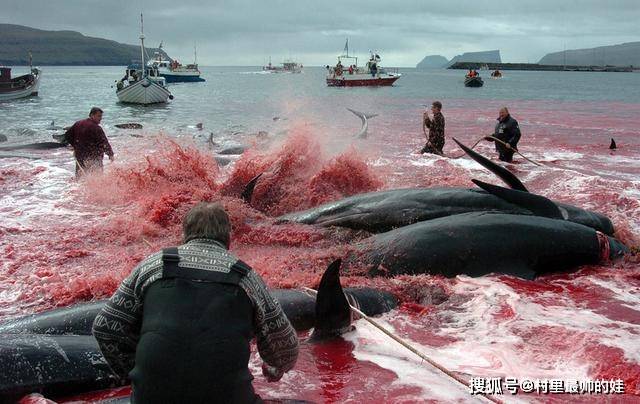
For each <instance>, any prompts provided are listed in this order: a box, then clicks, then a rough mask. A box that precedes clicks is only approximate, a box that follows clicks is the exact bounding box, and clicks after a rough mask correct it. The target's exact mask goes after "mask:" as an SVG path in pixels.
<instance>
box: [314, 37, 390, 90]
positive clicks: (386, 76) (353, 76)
mask: <svg viewBox="0 0 640 404" xmlns="http://www.w3.org/2000/svg"><path fill="white" fill-rule="evenodd" d="M344 52H345V53H344V54H342V55H340V56H338V63H337V64H336V65H335V66H334V67H330V66H327V78H326V80H327V85H328V86H329V87H362V86H391V85H393V83H395V82H396V80H398V79H399V78H400V77H401V76H402V75H401V74H400V73H398V72H397V71H395V72H391V71H389V70H388V69H385V68H384V67H382V66H380V61H381V60H382V58H381V57H380V55H379V54H378V53H376V52H371V56H370V58H369V61H368V62H367V65H366V66H365V67H359V66H358V58H357V57H355V56H349V40H347V42H346V43H345V46H344ZM343 61H347V62H348V63H346V64H343V63H342V62H343ZM352 61H353V64H352V63H351V62H352Z"/></svg>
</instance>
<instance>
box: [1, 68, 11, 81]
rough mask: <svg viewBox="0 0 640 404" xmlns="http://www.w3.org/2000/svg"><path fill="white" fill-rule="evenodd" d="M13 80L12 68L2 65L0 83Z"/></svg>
mask: <svg viewBox="0 0 640 404" xmlns="http://www.w3.org/2000/svg"><path fill="white" fill-rule="evenodd" d="M10 81H11V68H10V67H0V83H8V82H10Z"/></svg>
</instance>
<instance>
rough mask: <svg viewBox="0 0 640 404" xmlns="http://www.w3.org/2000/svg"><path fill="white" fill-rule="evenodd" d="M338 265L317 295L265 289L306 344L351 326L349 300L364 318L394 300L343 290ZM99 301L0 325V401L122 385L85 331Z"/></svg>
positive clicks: (364, 290)
mask: <svg viewBox="0 0 640 404" xmlns="http://www.w3.org/2000/svg"><path fill="white" fill-rule="evenodd" d="M340 265H341V261H340V260H336V261H334V262H332V263H331V264H330V265H329V267H328V268H327V270H326V271H325V273H324V275H323V277H322V280H321V281H320V286H319V288H318V294H317V297H313V296H311V295H309V294H307V293H306V292H304V291H300V290H293V289H279V290H272V291H271V293H272V295H273V296H274V297H275V298H276V299H277V300H278V302H279V303H280V305H281V307H282V309H283V311H284V312H285V314H286V315H287V317H288V318H289V320H290V321H291V324H292V325H293V327H294V328H295V329H296V330H298V331H303V330H309V329H311V328H313V330H314V331H313V333H312V334H311V338H310V341H312V342H318V341H322V340H324V339H326V338H331V337H335V336H338V335H340V334H342V333H343V332H345V331H348V330H349V329H351V321H352V316H351V309H350V307H349V304H352V305H354V306H355V307H358V308H359V309H360V310H362V311H363V312H364V313H366V314H367V315H370V316H374V315H379V314H382V313H385V312H388V311H390V310H392V309H394V308H395V307H396V306H397V304H398V301H397V299H396V298H395V297H394V296H393V295H392V294H391V293H389V292H386V291H382V290H378V289H372V288H345V289H343V288H342V286H341V284H340V277H339V271H340ZM105 302H106V301H105V300H101V301H96V302H90V303H82V304H77V305H74V306H71V307H66V308H61V309H56V310H50V311H46V312H43V313H38V314H33V315H29V316H25V317H22V318H18V319H15V320H11V321H7V322H5V323H3V324H0V369H2V372H0V402H5V401H12V400H17V399H19V398H20V397H22V396H24V395H26V394H29V393H42V394H44V395H45V396H47V397H50V398H57V397H63V396H68V395H71V394H78V393H82V392H86V391H93V390H99V389H104V388H109V387H116V386H120V385H124V384H127V383H128V381H126V380H119V379H118V378H117V377H116V376H115V375H113V374H112V373H111V370H110V368H109V366H108V365H107V362H106V361H105V359H104V357H103V356H102V353H101V352H100V350H99V348H98V344H97V342H96V340H95V339H94V338H93V336H92V335H91V327H92V324H93V321H94V318H95V317H96V315H97V314H98V312H99V311H100V310H101V309H102V307H103V306H104V304H105Z"/></svg>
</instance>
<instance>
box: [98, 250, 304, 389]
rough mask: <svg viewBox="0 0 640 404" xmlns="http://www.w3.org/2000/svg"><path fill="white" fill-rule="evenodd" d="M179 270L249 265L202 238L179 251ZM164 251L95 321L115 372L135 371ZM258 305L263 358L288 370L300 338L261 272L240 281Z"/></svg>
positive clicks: (141, 266)
mask: <svg viewBox="0 0 640 404" xmlns="http://www.w3.org/2000/svg"><path fill="white" fill-rule="evenodd" d="M178 252H179V255H180V263H179V267H188V268H195V269H200V270H204V271H219V272H224V273H228V272H229V271H230V270H231V267H232V266H233V265H237V264H240V265H243V266H245V267H248V266H247V265H246V264H244V263H242V262H241V261H239V260H238V259H237V258H236V257H234V256H233V255H232V254H231V253H229V252H228V251H227V250H226V249H225V248H224V247H223V246H222V244H220V243H218V242H216V241H213V240H207V239H196V240H191V241H189V242H187V243H186V244H184V245H181V246H179V247H178ZM162 270H163V263H162V252H158V253H156V254H153V255H151V256H149V257H147V258H146V259H145V260H144V261H142V262H141V263H140V264H139V265H138V266H137V267H136V268H135V269H134V270H133V272H132V273H131V275H129V276H128V277H127V278H126V279H125V280H124V281H122V284H120V287H119V288H118V290H116V292H115V293H114V295H113V296H112V297H111V299H110V300H109V302H108V303H107V305H106V306H105V307H104V308H103V309H102V310H101V311H100V313H98V315H97V316H96V319H95V321H94V323H93V335H94V336H95V338H96V340H97V341H98V345H99V346H100V350H101V351H102V354H103V355H104V357H105V359H106V360H107V362H108V363H109V365H110V366H111V368H112V369H113V371H114V372H115V373H116V374H117V375H119V376H120V377H122V378H126V377H127V375H128V373H129V372H130V371H131V370H132V369H133V367H134V361H135V352H136V345H137V343H138V339H139V338H140V327H141V325H142V312H143V310H142V306H143V301H144V293H145V290H146V289H147V288H148V287H149V286H150V285H151V284H152V283H153V282H154V281H156V280H158V279H160V278H161V277H162ZM240 287H241V288H242V289H243V290H244V291H245V292H246V294H247V296H248V297H249V299H250V300H251V302H252V304H253V307H254V322H253V323H254V324H253V326H254V331H255V335H256V339H257V345H258V352H259V353H260V357H261V358H262V360H263V361H264V362H266V363H267V364H268V365H270V366H272V367H275V368H277V369H278V370H279V371H283V372H286V371H288V370H290V369H292V368H293V366H294V365H295V363H296V360H297V358H298V336H297V334H296V332H295V330H294V329H293V327H292V326H291V323H290V322H289V319H287V317H286V316H285V314H284V312H283V311H282V308H281V307H280V304H279V303H278V301H277V300H276V299H274V298H273V296H271V294H270V293H269V291H268V290H267V287H266V285H265V283H264V281H263V280H262V278H261V277H260V275H258V274H257V273H256V272H255V271H249V273H248V274H247V275H246V276H244V277H243V278H242V280H241V281H240Z"/></svg>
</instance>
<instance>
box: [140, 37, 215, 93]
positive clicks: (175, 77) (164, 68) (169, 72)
mask: <svg viewBox="0 0 640 404" xmlns="http://www.w3.org/2000/svg"><path fill="white" fill-rule="evenodd" d="M158 49H160V50H161V49H162V43H160V46H159V47H158ZM193 54H194V58H193V59H194V60H193V63H192V64H188V65H186V66H184V65H182V64H180V63H179V62H178V61H177V60H175V59H174V60H165V59H164V58H163V56H162V53H161V52H156V53H155V55H154V58H153V60H150V61H149V62H148V63H147V67H150V68H155V69H157V71H158V74H159V75H160V76H161V77H164V78H165V80H166V82H167V83H191V82H197V81H205V80H204V79H203V78H202V77H200V69H198V54H197V52H196V48H195V46H194V47H193Z"/></svg>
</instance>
